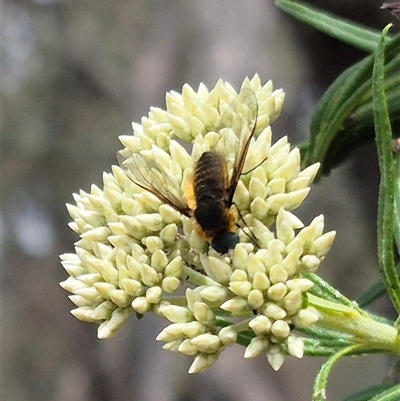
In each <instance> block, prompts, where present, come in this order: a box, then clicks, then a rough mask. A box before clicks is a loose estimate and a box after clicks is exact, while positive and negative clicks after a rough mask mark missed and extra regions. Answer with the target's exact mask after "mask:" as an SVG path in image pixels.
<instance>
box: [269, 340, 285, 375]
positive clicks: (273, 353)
mask: <svg viewBox="0 0 400 401" xmlns="http://www.w3.org/2000/svg"><path fill="white" fill-rule="evenodd" d="M267 359H268V362H269V364H270V365H271V367H272V369H274V370H275V371H278V370H279V369H280V368H281V367H282V365H283V362H285V355H284V354H283V352H282V351H281V349H280V347H279V346H277V345H273V346H271V347H270V348H269V349H268V352H267Z"/></svg>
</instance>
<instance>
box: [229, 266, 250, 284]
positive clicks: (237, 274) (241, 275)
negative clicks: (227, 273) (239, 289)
mask: <svg viewBox="0 0 400 401" xmlns="http://www.w3.org/2000/svg"><path fill="white" fill-rule="evenodd" d="M247 280H248V278H247V273H246V272H245V271H244V270H241V269H236V270H234V272H233V273H232V275H231V281H233V282H235V281H236V282H238V281H247Z"/></svg>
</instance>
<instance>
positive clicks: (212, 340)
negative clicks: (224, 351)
mask: <svg viewBox="0 0 400 401" xmlns="http://www.w3.org/2000/svg"><path fill="white" fill-rule="evenodd" d="M190 341H191V343H192V344H193V345H194V346H196V348H197V349H198V351H199V352H204V353H207V354H212V353H215V352H217V351H218V350H219V349H220V348H221V346H222V344H221V342H220V340H219V338H218V336H216V335H214V334H210V333H204V334H200V335H199V336H197V337H195V338H192V339H191V340H190Z"/></svg>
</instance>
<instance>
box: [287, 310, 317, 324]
mask: <svg viewBox="0 0 400 401" xmlns="http://www.w3.org/2000/svg"><path fill="white" fill-rule="evenodd" d="M317 321H318V314H317V313H315V312H313V311H312V310H311V309H302V310H300V311H299V313H297V315H296V316H294V318H293V323H294V324H295V325H296V326H298V327H303V328H306V327H310V326H312V325H313V324H314V323H316V322H317Z"/></svg>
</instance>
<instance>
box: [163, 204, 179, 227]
mask: <svg viewBox="0 0 400 401" xmlns="http://www.w3.org/2000/svg"><path fill="white" fill-rule="evenodd" d="M158 211H159V213H160V216H161V218H162V220H163V221H164V223H165V224H168V225H170V224H178V223H179V222H180V221H181V214H180V213H179V212H178V211H177V210H175V209H174V208H172V207H171V206H169V205H166V204H162V205H161V206H160V207H159V208H158Z"/></svg>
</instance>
